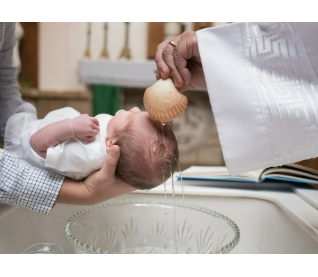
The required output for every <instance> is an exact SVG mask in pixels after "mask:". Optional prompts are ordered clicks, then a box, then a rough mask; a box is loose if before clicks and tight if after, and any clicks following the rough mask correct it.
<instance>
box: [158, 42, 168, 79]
mask: <svg viewBox="0 0 318 277" xmlns="http://www.w3.org/2000/svg"><path fill="white" fill-rule="evenodd" d="M167 44H169V41H168V40H165V41H163V42H161V43H160V44H159V45H158V46H157V52H156V56H155V61H156V64H157V69H158V72H159V73H158V74H159V75H160V77H161V78H162V79H167V78H169V76H170V69H169V67H168V66H167V65H166V63H165V62H164V60H163V57H162V52H163V50H164V49H165V47H166V46H167ZM159 79H160V78H159ZM157 80H158V79H157Z"/></svg>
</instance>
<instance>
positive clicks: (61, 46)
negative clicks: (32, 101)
mask: <svg viewBox="0 0 318 277" xmlns="http://www.w3.org/2000/svg"><path fill="white" fill-rule="evenodd" d="M103 24H104V23H103V22H96V23H95V22H93V23H92V37H91V54H92V59H93V60H97V59H99V56H100V54H101V51H102V48H103V39H104V35H103V27H104V25H103ZM192 26H193V24H192V23H191V22H186V24H185V29H186V30H192ZM86 33H87V23H86V22H85V23H83V22H80V23H76V22H74V23H73V22H66V23H54V22H53V23H47V22H43V23H40V24H39V89H40V90H49V91H83V90H85V86H84V85H82V84H80V83H79V82H78V78H77V63H78V61H79V60H80V59H81V58H82V57H83V55H84V52H85V49H86ZM124 36H125V24H124V23H123V22H110V23H109V24H108V50H109V55H110V59H111V60H117V59H118V57H119V55H120V53H121V50H122V49H123V46H124ZM147 44H148V23H147V22H132V23H131V24H130V37H129V45H130V48H131V52H132V56H133V60H134V61H142V60H145V59H147V47H148V45H147Z"/></svg>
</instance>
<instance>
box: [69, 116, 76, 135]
mask: <svg viewBox="0 0 318 277" xmlns="http://www.w3.org/2000/svg"><path fill="white" fill-rule="evenodd" d="M69 122H70V130H71V135H72V137H76V131H75V126H74V122H73V118H70V120H69Z"/></svg>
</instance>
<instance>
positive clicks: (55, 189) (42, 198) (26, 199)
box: [17, 167, 65, 215]
mask: <svg viewBox="0 0 318 277" xmlns="http://www.w3.org/2000/svg"><path fill="white" fill-rule="evenodd" d="M64 178H65V177H64V176H62V175H59V174H57V173H54V172H50V171H46V170H42V169H39V168H35V167H30V170H29V172H28V173H27V174H26V176H25V180H24V181H25V184H27V185H25V186H24V187H23V190H22V191H21V196H20V197H19V199H18V203H17V204H18V205H20V206H22V207H26V208H29V209H31V210H33V211H36V212H39V213H42V214H44V215H49V214H50V212H51V209H52V208H53V206H54V203H55V200H56V197H57V195H58V194H59V191H60V189H61V186H62V184H63V181H64Z"/></svg>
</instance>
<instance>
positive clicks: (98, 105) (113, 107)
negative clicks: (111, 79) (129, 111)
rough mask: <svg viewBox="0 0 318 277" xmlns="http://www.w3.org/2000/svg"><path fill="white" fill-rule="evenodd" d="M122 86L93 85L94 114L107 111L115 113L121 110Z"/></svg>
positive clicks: (111, 113)
mask: <svg viewBox="0 0 318 277" xmlns="http://www.w3.org/2000/svg"><path fill="white" fill-rule="evenodd" d="M119 102H120V87H117V86H109V85H93V116H95V115H98V114H101V113H107V114H110V115H115V113H116V112H117V111H118V110H119Z"/></svg>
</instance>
